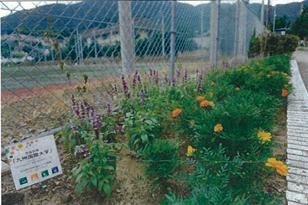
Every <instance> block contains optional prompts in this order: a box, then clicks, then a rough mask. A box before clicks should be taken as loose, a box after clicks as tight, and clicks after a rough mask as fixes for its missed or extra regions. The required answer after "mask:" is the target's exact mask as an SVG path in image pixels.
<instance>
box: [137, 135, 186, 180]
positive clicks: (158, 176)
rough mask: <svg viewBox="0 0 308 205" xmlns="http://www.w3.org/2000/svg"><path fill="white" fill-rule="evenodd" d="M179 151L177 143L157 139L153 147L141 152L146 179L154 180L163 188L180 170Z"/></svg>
mask: <svg viewBox="0 0 308 205" xmlns="http://www.w3.org/2000/svg"><path fill="white" fill-rule="evenodd" d="M178 151H179V145H178V143H177V142H175V141H172V140H166V141H164V140H159V139H156V140H155V141H154V143H153V144H152V145H151V146H148V147H147V148H146V149H145V150H144V151H143V152H141V156H142V157H143V162H144V164H145V169H144V173H145V176H146V178H147V179H151V180H154V183H153V184H154V185H158V186H163V185H164V184H165V183H166V182H167V180H168V179H171V178H172V177H173V174H174V172H175V171H177V170H178V168H179V164H180V161H181V158H180V157H179V154H178Z"/></svg>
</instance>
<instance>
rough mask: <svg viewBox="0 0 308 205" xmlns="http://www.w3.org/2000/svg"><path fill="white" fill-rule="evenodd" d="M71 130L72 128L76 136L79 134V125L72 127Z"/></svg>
mask: <svg viewBox="0 0 308 205" xmlns="http://www.w3.org/2000/svg"><path fill="white" fill-rule="evenodd" d="M71 128H72V130H73V131H74V133H75V134H78V127H77V125H72V126H71Z"/></svg>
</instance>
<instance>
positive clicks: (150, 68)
mask: <svg viewBox="0 0 308 205" xmlns="http://www.w3.org/2000/svg"><path fill="white" fill-rule="evenodd" d="M152 75H153V74H152V69H151V68H150V76H152Z"/></svg>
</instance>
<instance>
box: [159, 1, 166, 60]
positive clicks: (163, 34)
mask: <svg viewBox="0 0 308 205" xmlns="http://www.w3.org/2000/svg"><path fill="white" fill-rule="evenodd" d="M164 5H165V2H163V3H162V5H161V8H160V12H161V36H162V42H161V43H162V53H163V60H165V59H166V58H165V21H164V13H163V6H164Z"/></svg>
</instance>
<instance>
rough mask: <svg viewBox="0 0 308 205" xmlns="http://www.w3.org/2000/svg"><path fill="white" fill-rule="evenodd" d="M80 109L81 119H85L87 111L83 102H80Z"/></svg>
mask: <svg viewBox="0 0 308 205" xmlns="http://www.w3.org/2000/svg"><path fill="white" fill-rule="evenodd" d="M80 109H81V118H82V119H84V118H85V115H86V109H85V106H84V103H83V101H80Z"/></svg>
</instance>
